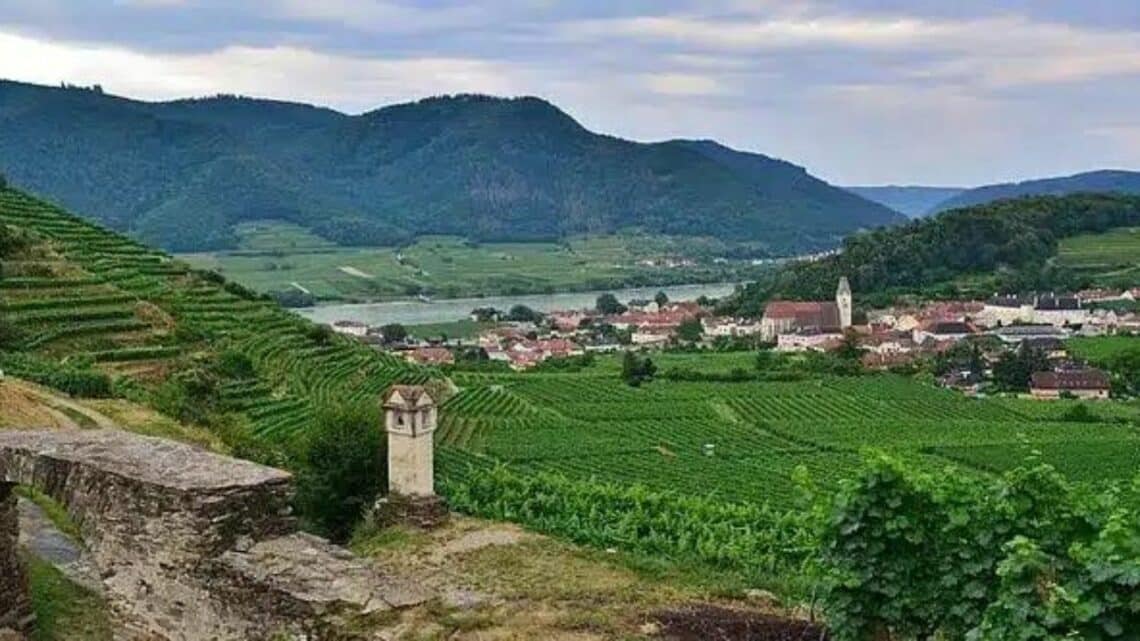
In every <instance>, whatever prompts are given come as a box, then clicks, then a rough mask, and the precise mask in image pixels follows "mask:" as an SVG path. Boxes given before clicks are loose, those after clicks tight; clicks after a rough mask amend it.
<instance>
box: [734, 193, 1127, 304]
mask: <svg viewBox="0 0 1140 641" xmlns="http://www.w3.org/2000/svg"><path fill="white" fill-rule="evenodd" d="M1138 225H1140V196H1127V195H1120V194H1116V195H1114V194H1077V195H1071V196H1062V197H1054V196H1040V197H1034V198H1022V199H1014V200H1002V201H998V202H994V203H989V204H986V205H978V206H975V207H970V208H966V209H957V210H954V211H949V212H946V213H943V214H940V215H938V216H934V217H931V218H925V219H921V220H915V221H912V222H911V223H910V224H908V225H903V226H900V227H895V228H892V229H883V230H876V231H872V232H868V233H863V234H855V235H853V236H851V237H849V238H847V239H846V240H845V241H844V243H843V246H842V248H841V251H840V253H839V254H837V255H834V256H830V257H828V258H826V259H823V260H819V261H816V262H801V263H793V264H790V265H788V266H786V267H785V268H783V269H781V270H778V271H777V272H775V273H773V274H772V275H770V276H768V277H765V278H763V279H762V280H760V281H759V282H757V283H754V284H752V285H749V286H748V287H746V288H745V289H744V291H743V292H742V293H741V295H739V296H738V298H737V300H736V301H735V306H736V307H737V308H738V309H739V310H740V311H742V312H744V313H748V314H754V315H759V314H760V313H761V312H762V310H763V305H764V303H765V302H766V301H767V300H770V299H772V298H777V297H779V298H791V299H797V298H798V299H817V300H818V299H830V298H831V297H832V296H833V295H834V290H835V283H836V282H837V281H838V280H839V278H840V276H847V277H848V278H849V279H850V280H851V286H852V288H853V289H854V290H855V291H856V292H857V295H858V296H861V297H862V298H864V300H871V301H874V302H876V303H881V304H885V303H888V302H890V301H891V300H893V298H894V297H895V296H897V295H900V294H921V295H927V296H936V297H938V296H987V295H989V294H991V293H993V292H994V291H997V290H1001V291H1029V290H1042V289H1056V290H1062V289H1070V288H1079V287H1082V286H1086V285H1114V286H1122V285H1134V284H1135V283H1134V281H1132V282H1119V281H1120V278H1121V277H1124V278H1125V279H1126V281H1127V276H1128V273H1129V271H1130V270H1129V264H1131V265H1132V270H1131V273H1132V274H1133V275H1134V274H1135V271H1134V269H1135V266H1136V265H1138V264H1140V255H1137V254H1132V255H1131V256H1123V255H1122V251H1123V252H1126V251H1127V249H1128V248H1129V247H1134V246H1135V241H1134V240H1133V239H1132V235H1131V234H1126V235H1125V236H1124V237H1123V238H1117V239H1116V240H1115V241H1114V242H1111V243H1108V244H1106V245H1104V246H1105V248H1106V249H1105V250H1104V251H1102V252H1100V255H1099V257H1098V256H1097V255H1096V252H1090V251H1089V250H1088V246H1090V245H1092V246H1098V245H1101V244H1102V243H1101V242H1100V241H1099V240H1092V241H1090V240H1088V238H1089V237H1090V235H1102V234H1105V233H1106V232H1112V231H1114V230H1116V235H1120V234H1121V233H1122V232H1120V231H1119V230H1124V229H1127V228H1131V227H1136V226H1138ZM1062 247H1064V248H1065V251H1063V252H1061V255H1060V256H1058V252H1059V250H1060V249H1061V248H1062ZM1122 248H1123V249H1122ZM1106 253H1107V255H1105V254H1106ZM1090 254H1091V255H1093V256H1092V257H1091V258H1087V259H1085V260H1084V262H1082V256H1089V255H1090ZM1098 261H1099V262H1098ZM1122 261H1123V263H1124V264H1123V265H1122ZM1122 274H1123V276H1121V275H1122Z"/></svg>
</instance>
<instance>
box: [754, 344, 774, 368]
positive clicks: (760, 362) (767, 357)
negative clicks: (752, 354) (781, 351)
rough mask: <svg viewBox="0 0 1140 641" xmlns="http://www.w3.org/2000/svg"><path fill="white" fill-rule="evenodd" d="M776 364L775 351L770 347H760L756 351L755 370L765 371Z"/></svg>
mask: <svg viewBox="0 0 1140 641" xmlns="http://www.w3.org/2000/svg"><path fill="white" fill-rule="evenodd" d="M775 365H776V353H775V352H773V351H772V350H770V349H762V350H760V351H758V352H756V371H758V372H766V371H768V370H771V369H774V368H775Z"/></svg>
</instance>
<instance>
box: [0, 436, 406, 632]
mask: <svg viewBox="0 0 1140 641" xmlns="http://www.w3.org/2000/svg"><path fill="white" fill-rule="evenodd" d="M0 483H9V484H10V483H19V484H25V485H29V486H33V487H36V488H38V489H40V490H41V491H43V492H45V493H47V494H48V495H50V496H51V497H53V498H54V499H56V500H57V501H59V502H60V503H62V504H63V505H64V506H66V508H67V510H68V513H69V514H70V515H71V517H72V519H73V520H74V521H75V522H76V523H77V524H78V526H79V528H80V530H81V532H82V534H83V539H84V542H85V544H86V545H87V547H88V548H89V550H90V552H91V556H92V560H93V561H94V563H95V565H96V566H97V567H98V568H99V570H100V572H101V573H102V575H103V583H104V588H105V593H106V595H107V599H108V604H109V606H110V608H111V614H112V619H113V621H114V622H115V625H116V627H117V634H118V637H117V638H119V639H123V640H129V641H134V640H139V641H141V640H144V639H145V640H146V641H153V640H156V639H157V640H167V641H197V640H199V639H203V640H204V639H210V640H217V641H225V640H230V639H233V640H235V641H236V640H238V639H241V640H243V641H244V640H246V639H250V640H255V641H256V640H258V639H271V638H272V639H277V638H282V635H284V637H283V638H298V639H300V638H305V639H312V640H316V639H325V638H328V639H333V638H336V639H342V638H351V637H350V636H347V637H346V636H345V634H347V633H344V632H342V631H341V630H340V628H341V627H343V626H342V624H344V622H346V621H350V620H351V621H352V622H353V623H352V625H351V626H350V627H356V626H357V624H358V623H360V619H362V618H363V619H366V618H367V617H370V616H374V615H375V614H376V613H379V612H382V611H384V610H387V609H391V608H392V607H399V606H400V605H405V604H407V603H411V602H419V601H422V600H425V599H426V598H427V595H426V594H422V593H420V592H418V591H416V590H414V589H411V588H409V587H408V586H404V585H399V584H396V583H394V582H392V581H390V580H385V579H384V578H383V577H380V576H378V575H376V574H375V573H374V572H373V571H372V570H371V569H370V568H368V567H367V566H366V565H364V564H363V563H361V562H360V561H358V560H356V559H355V558H353V557H351V555H349V554H348V553H347V552H344V551H343V550H341V549H339V548H336V547H335V546H332V545H329V544H328V543H327V542H325V541H322V540H320V539H316V538H314V537H307V536H305V535H300V534H296V533H295V531H296V524H295V522H294V519H293V518H292V517H291V515H290V512H289V505H290V502H291V498H292V482H291V479H290V477H289V475H288V474H287V473H285V472H282V471H280V470H275V469H272V468H267V467H263V466H259V465H254V464H252V463H249V462H246V461H240V460H236V459H231V458H227V457H222V456H218V455H215V454H212V453H208V452H203V451H201V450H197V449H194V448H191V447H189V446H186V445H182V444H177V443H172V442H169V441H164V440H161V439H154V438H147V437H141V436H137V435H133V434H129V433H126V432H119V431H115V430H83V431H52V432H0ZM13 521H14V518H13ZM13 540H14V539H13ZM9 543H10V541H7V540H5V539H0V558H4V557H3V555H4V554H5V550H8V552H11V547H12V546H11V545H7V547H5V545H6V544H9ZM6 603H8V601H6V600H0V609H3V608H4V607H5V606H4V604H6ZM5 616H8V615H6V614H5V613H4V612H3V611H0V621H4V617H5ZM2 627H3V626H0V628H2Z"/></svg>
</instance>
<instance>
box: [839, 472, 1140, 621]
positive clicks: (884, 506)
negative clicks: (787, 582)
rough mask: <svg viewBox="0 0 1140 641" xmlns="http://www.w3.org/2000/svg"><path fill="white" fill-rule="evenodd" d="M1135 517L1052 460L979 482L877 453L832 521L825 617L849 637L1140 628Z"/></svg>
mask: <svg viewBox="0 0 1140 641" xmlns="http://www.w3.org/2000/svg"><path fill="white" fill-rule="evenodd" d="M1105 515H1111V517H1110V518H1108V519H1106V518H1105ZM1137 516H1138V515H1137V514H1136V513H1135V511H1134V508H1133V507H1129V506H1128V505H1127V504H1126V502H1125V501H1122V500H1121V499H1120V497H1119V495H1118V494H1116V493H1107V494H1104V495H1102V496H1097V497H1090V496H1088V495H1086V494H1083V493H1081V492H1079V491H1078V490H1076V489H1074V488H1073V487H1072V486H1070V485H1069V484H1068V483H1067V482H1066V481H1065V480H1064V479H1063V478H1062V477H1061V476H1060V475H1059V474H1057V473H1056V472H1055V471H1054V470H1053V469H1052V468H1049V467H1047V466H1037V467H1030V468H1020V469H1017V470H1014V471H1012V472H1010V473H1008V474H1007V475H1005V476H1004V477H1003V478H1001V479H997V480H980V479H971V478H968V477H964V476H962V475H960V474H955V473H954V472H953V471H949V470H948V471H947V472H946V473H944V474H941V475H938V476H933V475H927V474H922V473H917V472H914V471H913V470H910V469H908V468H907V467H905V466H903V465H902V464H900V463H898V462H896V461H893V460H890V459H887V458H884V457H879V458H877V459H874V460H873V461H871V462H870V464H869V465H868V467H867V469H866V470H865V471H864V472H863V473H862V474H861V475H860V476H859V477H858V478H857V479H856V480H853V481H849V482H845V483H844V484H843V486H842V489H841V490H840V492H839V493H838V494H837V495H836V496H835V497H834V499H833V500H832V501H831V502H830V508H829V510H828V511H827V513H826V517H825V519H824V523H823V527H822V530H821V555H820V558H819V567H820V568H821V572H822V574H821V576H822V577H823V581H824V595H823V601H824V604H825V609H826V611H827V613H828V620H829V622H830V624H831V627H832V630H833V631H834V633H835V636H836V638H837V639H840V641H844V640H851V641H864V640H870V639H881V638H914V639H926V638H947V639H964V638H969V639H976V640H979V641H997V640H999V639H1000V640H1003V641H1004V640H1008V639H1019V640H1025V641H1030V640H1032V641H1037V640H1041V641H1046V640H1054V639H1061V638H1069V637H1070V636H1074V635H1075V636H1076V637H1078V638H1082V639H1109V638H1120V637H1119V635H1120V634H1121V633H1122V632H1123V631H1125V630H1140V627H1137V626H1140V609H1138V608H1136V605H1137V604H1138V602H1137V601H1136V594H1137V592H1136V588H1137V587H1138V586H1140V555H1138V554H1136V552H1137V549H1138V547H1137V546H1138V544H1140V538H1138V537H1140V523H1138V521H1137Z"/></svg>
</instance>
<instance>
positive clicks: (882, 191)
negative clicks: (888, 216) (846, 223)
mask: <svg viewBox="0 0 1140 641" xmlns="http://www.w3.org/2000/svg"><path fill="white" fill-rule="evenodd" d="M844 189H846V190H847V191H850V192H852V193H855V194H858V195H859V196H862V197H863V198H866V199H867V200H870V201H874V202H877V203H879V204H881V205H885V206H887V207H890V208H891V209H893V210H895V211H897V212H899V213H901V214H904V215H906V216H907V217H908V218H921V217H922V216H926V215H927V214H929V213H930V212H931V210H932V209H934V208H935V207H937V206H938V205H939V204H941V203H942V202H944V201H946V200H949V199H951V198H954V197H955V196H957V195H959V194H961V193H962V192H963V191H966V188H965V187H923V186H919V185H882V186H861V187H844Z"/></svg>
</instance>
